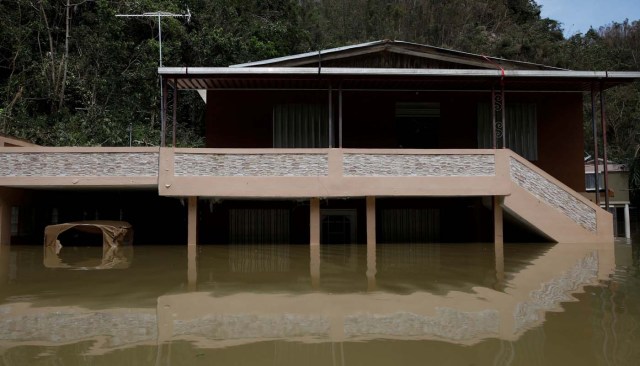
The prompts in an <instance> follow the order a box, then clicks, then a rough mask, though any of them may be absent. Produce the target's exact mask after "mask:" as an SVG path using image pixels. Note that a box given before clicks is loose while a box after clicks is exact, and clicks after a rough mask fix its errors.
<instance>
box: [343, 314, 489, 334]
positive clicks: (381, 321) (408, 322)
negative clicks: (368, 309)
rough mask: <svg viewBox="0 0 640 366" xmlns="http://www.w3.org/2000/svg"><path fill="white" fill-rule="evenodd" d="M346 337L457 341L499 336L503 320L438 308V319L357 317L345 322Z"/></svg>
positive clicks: (413, 315) (371, 315)
mask: <svg viewBox="0 0 640 366" xmlns="http://www.w3.org/2000/svg"><path fill="white" fill-rule="evenodd" d="M344 330H345V334H346V335H347V336H350V337H356V336H370V335H376V336H402V337H412V336H414V337H419V336H434V337H439V338H443V339H450V340H455V341H463V340H472V339H477V338H478V337H479V336H481V335H497V334H498V332H499V330H500V317H499V314H498V311H497V310H493V309H487V310H482V311H478V312H464V311H460V310H457V309H452V308H436V316H424V315H418V314H414V313H407V312H398V313H393V314H357V315H349V316H347V317H346V318H345V324H344Z"/></svg>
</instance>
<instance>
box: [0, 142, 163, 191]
mask: <svg viewBox="0 0 640 366" xmlns="http://www.w3.org/2000/svg"><path fill="white" fill-rule="evenodd" d="M158 159H159V153H158V148H117V147H91V148H82V147H1V148H0V186H6V187H28V186H54V187H56V186H105V187H109V186H149V187H153V186H156V185H157V182H158Z"/></svg>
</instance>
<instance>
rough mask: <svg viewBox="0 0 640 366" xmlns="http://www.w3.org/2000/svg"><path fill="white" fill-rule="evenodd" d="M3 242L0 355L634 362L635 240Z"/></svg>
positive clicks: (52, 359) (228, 361) (639, 260)
mask: <svg viewBox="0 0 640 366" xmlns="http://www.w3.org/2000/svg"><path fill="white" fill-rule="evenodd" d="M604 247H605V246H597V245H593V246H590V245H570V244H556V245H548V244H508V245H505V246H504V253H503V256H501V255H496V254H495V252H494V247H493V245H488V244H424V245H416V244H402V245H400V244H398V245H380V244H379V245H377V248H375V250H369V251H367V246H364V245H360V246H358V245H326V246H321V247H319V248H318V247H308V246H288V245H283V246H274V245H246V246H238V245H234V246H200V247H191V248H188V247H186V246H139V247H133V248H131V247H130V248H125V249H121V250H115V251H103V250H102V249H101V248H78V247H65V248H63V249H62V250H61V251H60V253H59V254H56V253H54V252H45V253H43V250H42V248H41V247H38V246H12V247H6V246H5V247H2V249H1V250H0V365H214V364H215V365H367V366H374V365H426V364H430V365H582V366H584V365H637V364H638V360H640V248H639V247H638V246H637V245H635V244H630V243H626V242H619V243H616V245H615V249H614V248H613V247H612V248H608V249H605V248H604Z"/></svg>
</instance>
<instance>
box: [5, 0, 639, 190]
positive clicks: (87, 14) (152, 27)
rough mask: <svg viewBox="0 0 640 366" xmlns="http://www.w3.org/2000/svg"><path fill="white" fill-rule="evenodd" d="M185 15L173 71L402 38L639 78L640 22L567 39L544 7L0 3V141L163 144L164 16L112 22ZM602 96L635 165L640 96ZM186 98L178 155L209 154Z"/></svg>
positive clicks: (258, 1) (126, 0) (194, 104)
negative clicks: (197, 150) (189, 149)
mask: <svg viewBox="0 0 640 366" xmlns="http://www.w3.org/2000/svg"><path fill="white" fill-rule="evenodd" d="M187 9H188V11H189V12H190V14H191V18H190V21H188V22H187V20H186V18H184V17H176V18H163V20H162V40H163V42H162V55H163V63H164V65H165V66H185V65H188V66H228V65H230V64H235V63H242V62H247V61H255V60H260V59H266V58H272V57H278V56H285V55H290V54H295V53H300V52H306V51H313V50H319V49H325V48H330V47H337V46H344V45H349V44H355V43H361V42H366V41H372V40H381V39H397V40H403V41H409V42H416V43H423V44H429V45H433V46H438V47H444V48H452V49H456V50H461V51H466V52H472V53H479V54H486V55H492V56H497V57H503V58H508V59H515V60H524V61H530V62H536V63H542V64H547V65H550V66H558V67H563V68H568V69H574V70H620V71H638V70H640V21H639V20H627V21H624V22H622V23H613V24H603V25H602V26H601V27H599V28H598V29H591V30H589V31H588V32H587V33H586V34H576V35H574V36H572V37H571V38H569V39H565V38H564V36H563V33H562V25H561V24H560V23H559V22H558V21H556V20H554V19H548V18H542V17H541V15H540V6H539V5H538V4H537V3H536V2H535V1H534V0H457V1H440V0H389V1H382V0H180V1H178V0H137V1H131V0H0V133H3V134H6V135H13V136H17V137H21V138H25V139H28V140H31V141H33V142H35V143H38V144H41V145H50V146H59V145H74V146H76V145H78V146H126V145H128V144H129V136H130V134H131V136H132V144H133V145H136V146H148V145H158V143H159V128H160V124H159V87H158V76H157V66H158V62H159V60H158V49H159V42H158V24H157V18H153V17H146V18H143V17H140V18H127V17H117V16H116V15H117V14H142V13H146V12H155V11H166V12H172V13H176V14H185V13H186V12H187ZM606 98H607V106H608V109H609V110H608V111H607V114H608V117H609V120H608V121H609V124H608V131H607V132H608V138H609V142H610V146H609V156H610V158H611V159H612V160H616V161H618V162H622V163H627V164H631V165H634V164H638V161H639V160H640V159H638V156H639V155H640V152H639V150H640V85H637V84H636V85H631V86H625V87H622V88H617V89H615V90H611V91H610V92H607V94H606ZM181 100H182V103H181V106H180V110H179V111H178V113H179V120H180V121H181V123H182V125H181V128H180V129H179V136H178V141H179V144H180V145H182V146H199V145H201V144H202V143H203V140H202V136H203V131H202V129H203V125H202V123H203V122H202V121H203V114H204V104H203V102H202V101H201V100H200V98H199V96H198V95H197V94H196V93H189V94H185V95H184V96H181ZM588 103H589V98H588V97H585V111H588V113H585V116H589V115H590V110H591V107H590V105H589V104H588ZM589 124H590V122H589V121H585V126H586V128H585V136H586V138H587V141H586V142H587V143H586V145H585V146H586V148H587V150H590V149H591V148H590V146H592V145H593V144H592V134H591V132H590V131H591V129H590V128H589ZM587 152H590V151H587ZM638 165H640V164H638ZM637 171H638V172H639V173H638V174H639V175H638V182H640V169H638V170H637Z"/></svg>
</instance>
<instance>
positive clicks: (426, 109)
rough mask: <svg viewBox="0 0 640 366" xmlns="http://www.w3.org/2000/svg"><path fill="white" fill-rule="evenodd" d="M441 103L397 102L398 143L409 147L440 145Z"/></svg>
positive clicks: (431, 147) (434, 146) (433, 146)
mask: <svg viewBox="0 0 640 366" xmlns="http://www.w3.org/2000/svg"><path fill="white" fill-rule="evenodd" d="M439 124H440V103H424V102H421V103H396V126H397V133H398V144H399V145H400V147H403V148H409V149H434V148H437V147H438V127H439Z"/></svg>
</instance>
